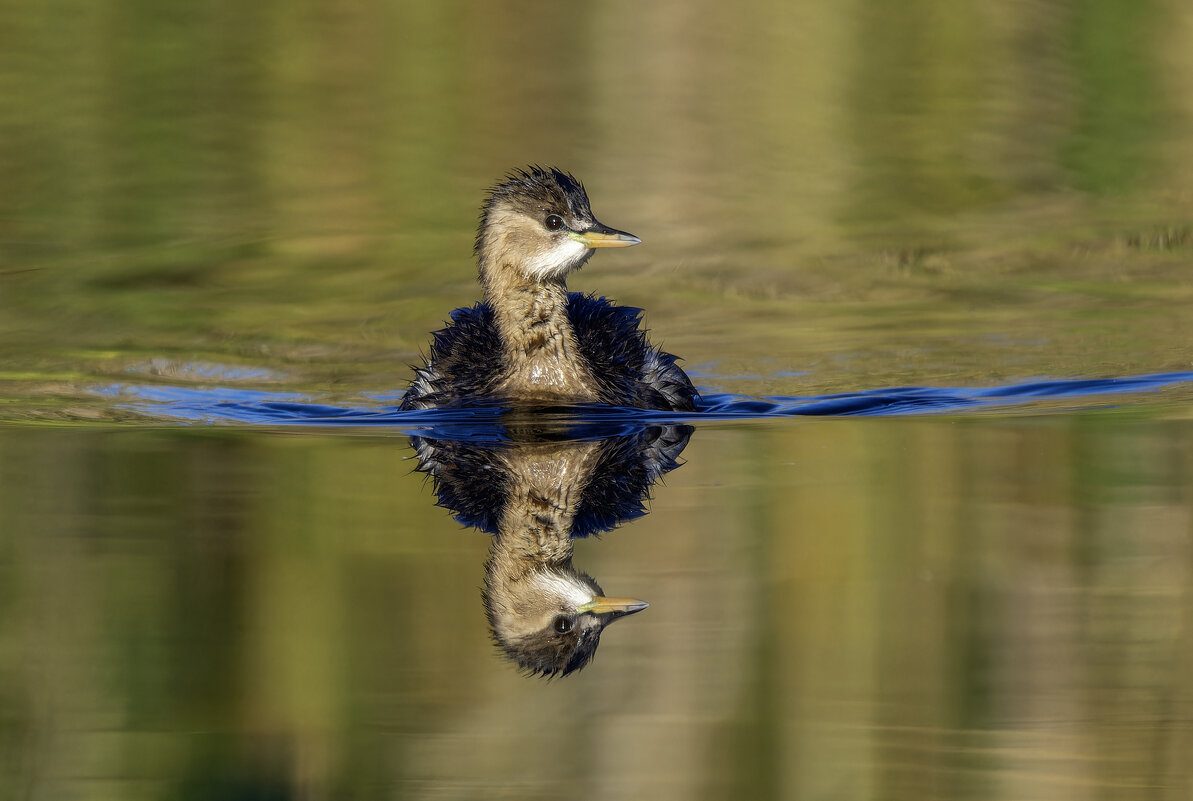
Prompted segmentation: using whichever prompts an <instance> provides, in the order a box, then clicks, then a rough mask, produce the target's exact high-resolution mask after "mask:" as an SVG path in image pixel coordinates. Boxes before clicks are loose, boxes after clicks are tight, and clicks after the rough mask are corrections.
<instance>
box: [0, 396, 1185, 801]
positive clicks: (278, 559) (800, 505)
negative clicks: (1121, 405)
mask: <svg viewBox="0 0 1193 801" xmlns="http://www.w3.org/2000/svg"><path fill="white" fill-rule="evenodd" d="M1191 439H1193V437H1191V432H1190V430H1189V427H1188V426H1187V425H1186V424H1185V423H1183V422H1147V421H1130V420H1122V419H1116V418H1115V417H1114V416H1110V415H1084V416H1077V417H1070V418H1065V417H1060V416H1054V417H1050V418H1034V419H1033V418H1023V419H1019V420H998V419H973V420H953V419H940V420H932V419H918V420H851V421H850V420H824V421H781V422H779V423H777V424H766V425H761V424H736V425H727V426H722V427H715V428H714V427H706V428H701V429H698V430H697V431H696V433H695V435H694V436H693V438H692V441H691V444H690V445H689V447H688V449H687V451H686V452H685V457H686V458H687V464H686V465H684V466H683V467H682V468H681V469H679V470H676V471H674V472H673V473H672V474H670V475H669V476H668V479H667V484H666V486H661V487H659V488H657V491H656V493H655V499H654V502H653V504H652V514H650V515H649V516H648V517H646V518H643V519H642V520H640V521H637V522H635V523H633V524H630V525H628V526H626V527H624V528H623V529H621V530H618V531H616V532H614V533H612V534H609V535H607V536H606V537H605V538H604V539H603V540H602V541H599V542H592V541H585V542H581V543H578V548H577V550H578V551H581V553H578V554H577V560H578V562H580V563H582V564H583V565H584V567H585V569H586V570H590V571H591V572H593V574H594V575H599V576H600V577H601V580H602V582H604V583H606V585H607V586H615V587H623V588H627V589H632V590H633V591H634V592H635V594H638V595H640V596H641V597H643V598H645V599H647V600H649V601H650V602H651V607H650V609H649V610H647V611H645V612H643V613H641V614H639V615H635V616H633V617H632V618H630V619H628V620H627V621H626V622H624V623H619V624H618V625H619V628H620V630H619V631H617V632H616V635H617V636H611V637H610V638H609V639H608V641H607V642H605V644H604V645H603V647H602V649H601V653H600V655H599V658H598V659H596V660H595V661H594V663H593V664H592V665H591V666H590V667H589V668H588V669H586V670H585V671H584V672H582V673H579V674H577V675H575V676H572V677H569V678H567V679H565V680H558V681H555V682H550V683H546V682H541V681H535V680H529V679H526V678H523V677H521V676H518V675H516V674H515V673H514V672H513V671H511V670H510V669H509V667H508V665H506V664H505V663H504V661H503V660H502V659H501V657H500V656H499V655H498V654H497V653H496V652H495V649H494V648H493V647H492V645H491V643H490V642H489V635H488V633H487V630H486V623H485V619H484V611H483V608H482V606H481V602H480V597H479V587H480V584H481V582H482V576H483V567H482V565H483V563H484V561H485V557H486V553H487V547H488V542H487V537H486V536H485V535H482V534H478V533H476V532H473V531H465V530H462V529H461V528H460V527H459V526H458V525H457V524H456V523H454V522H453V521H452V520H450V519H449V518H448V516H447V515H446V513H444V512H443V510H441V509H437V508H435V507H434V506H433V505H432V504H433V498H432V496H431V493H430V488H429V487H428V486H426V485H425V483H424V482H423V480H422V478H421V477H420V476H419V475H416V474H413V473H411V472H410V468H411V466H412V465H411V461H410V460H409V456H410V452H409V451H408V449H407V448H406V446H405V441H404V439H400V438H388V437H376V436H367V437H362V436H343V437H336V436H330V435H311V436H304V437H292V436H274V435H268V434H258V433H251V432H237V431H216V432H211V431H197V430H175V431H156V432H155V431H117V430H91V431H88V430H79V429H76V430H62V429H44V430H37V429H29V428H25V429H12V428H10V429H6V430H3V431H0V465H2V467H0V479H2V485H0V530H2V532H3V533H2V534H0V577H2V578H3V581H2V583H0V586H2V588H3V591H2V593H0V620H2V623H0V675H2V676H3V677H4V679H5V680H4V682H3V688H4V689H3V694H2V696H0V698H2V699H3V715H2V716H0V741H2V742H3V743H4V744H5V746H6V747H5V749H4V754H5V756H4V760H5V761H4V764H5V768H6V769H5V771H4V774H5V778H4V779H3V781H2V782H0V794H3V796H4V797H8V796H13V797H15V795H16V794H17V793H18V792H22V793H23V792H25V790H24V789H22V788H25V789H28V788H32V791H33V792H35V794H37V795H42V794H45V795H59V794H62V793H67V792H69V793H70V794H72V795H73V796H75V797H79V798H92V797H96V798H98V797H101V796H102V797H111V794H112V793H116V794H118V795H120V796H121V797H145V798H158V797H163V798H165V797H177V796H178V795H179V794H185V793H190V794H191V797H202V798H214V797H226V795H227V793H229V792H233V791H237V792H249V790H252V791H253V792H258V793H263V792H276V793H278V794H279V797H283V796H284V797H292V796H293V795H295V794H298V795H305V796H306V797H315V798H323V797H327V798H340V797H344V796H345V795H351V796H358V797H392V796H393V794H394V793H398V794H410V793H414V794H421V793H422V792H424V791H426V792H430V791H433V790H434V789H435V788H440V789H446V788H463V789H462V792H465V793H466V794H470V795H472V794H484V793H490V792H500V793H507V794H516V795H518V796H519V797H526V798H547V797H558V796H559V795H561V794H565V793H566V794H569V795H576V794H579V795H585V796H588V797H609V796H612V795H621V794H623V793H629V794H630V795H635V796H640V795H643V794H646V793H648V792H649V793H650V794H651V795H654V796H656V797H659V798H691V797H725V796H727V795H730V796H733V797H742V798H767V797H776V796H794V797H802V796H804V795H823V794H826V793H837V794H845V795H848V796H850V797H860V798H867V797H883V798H906V799H919V798H923V797H925V794H932V793H938V794H941V795H943V796H947V797H950V798H1018V797H1024V796H1025V795H1026V796H1031V797H1036V798H1068V797H1071V792H1072V789H1073V788H1074V787H1081V788H1084V789H1083V792H1089V793H1111V794H1114V793H1118V792H1121V793H1124V794H1125V796H1126V797H1145V798H1146V797H1155V798H1175V797H1180V796H1181V793H1183V792H1185V791H1186V790H1187V789H1188V788H1189V787H1190V782H1191V781H1193V776H1191V775H1190V773H1189V769H1188V765H1187V761H1186V760H1183V759H1182V758H1181V756H1180V755H1182V754H1184V753H1187V751H1188V748H1189V746H1190V745H1191V744H1193V730H1191V729H1190V728H1189V726H1188V725H1187V720H1188V719H1189V714H1188V712H1189V698H1190V697H1191V692H1193V688H1191V687H1190V686H1189V677H1188V676H1189V674H1188V670H1187V669H1186V666H1187V664H1188V661H1189V658H1190V656H1191V655H1193V639H1191V637H1190V631H1189V626H1188V621H1189V617H1190V613H1191V612H1193V607H1191V605H1190V587H1191V586H1193V585H1191V581H1193V574H1191V572H1190V571H1191V570H1193V557H1191V554H1190V550H1189V537H1188V533H1189V527H1190V521H1191V518H1190V509H1191V508H1193V506H1191V500H1193V499H1191V497H1190V488H1191V487H1193V472H1191V471H1193V463H1191V462H1190V458H1189V455H1188V454H1189V453H1191V452H1193V449H1191V447H1190V446H1191V445H1193V442H1191Z"/></svg>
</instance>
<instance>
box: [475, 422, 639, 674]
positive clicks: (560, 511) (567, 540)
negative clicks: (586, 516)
mask: <svg viewBox="0 0 1193 801" xmlns="http://www.w3.org/2000/svg"><path fill="white" fill-rule="evenodd" d="M495 455H496V456H497V463H498V464H500V465H502V467H503V468H504V469H505V471H506V472H507V474H508V475H509V476H511V477H512V478H515V479H516V480H514V481H511V482H510V484H509V485H508V486H507V493H506V498H505V505H504V506H503V507H502V509H501V512H500V517H499V518H498V522H497V530H498V534H497V536H496V537H495V538H494V539H493V543H492V546H491V547H490V549H489V562H488V564H487V565H486V569H485V592H484V596H485V609H486V611H487V613H488V616H489V624H490V625H491V626H492V628H493V636H494V638H495V639H496V640H497V643H498V644H499V645H500V646H501V647H502V649H503V650H504V651H505V653H506V655H507V656H509V657H511V658H512V659H514V660H515V661H516V662H517V663H518V664H519V665H520V666H522V667H523V668H525V669H526V670H527V671H529V672H530V673H541V674H544V675H554V674H557V673H558V674H562V675H565V676H566V675H567V674H568V673H571V672H572V671H574V670H579V669H580V668H582V667H584V666H585V665H586V664H588V661H589V660H590V659H592V656H593V654H595V653H596V648H597V645H598V644H599V643H600V638H601V631H602V630H603V629H604V628H605V626H606V625H608V624H609V623H611V622H612V621H614V620H616V619H617V618H619V617H622V616H623V615H627V614H631V613H633V612H637V611H639V610H641V609H645V608H646V603H645V602H643V601H638V600H635V599H633V598H606V597H604V593H603V592H602V591H601V588H600V585H598V584H597V583H596V580H595V579H593V578H592V577H591V576H588V575H585V574H584V573H581V572H580V571H578V570H576V569H575V568H574V567H572V536H571V533H572V528H573V525H574V520H575V516H576V511H577V508H578V505H579V502H580V500H581V499H582V498H583V496H584V491H585V489H586V488H587V485H588V483H589V481H590V480H591V478H592V474H593V469H594V468H595V467H596V465H597V463H598V461H599V460H600V455H601V443H599V442H561V443H550V444H542V445H524V446H521V447H514V448H510V449H508V450H503V451H498V452H496V454H495Z"/></svg>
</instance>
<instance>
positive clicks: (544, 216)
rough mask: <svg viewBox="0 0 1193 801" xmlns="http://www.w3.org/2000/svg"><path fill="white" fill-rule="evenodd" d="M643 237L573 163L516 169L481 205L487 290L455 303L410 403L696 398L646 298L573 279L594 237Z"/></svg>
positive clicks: (608, 242) (688, 401) (653, 404)
mask: <svg viewBox="0 0 1193 801" xmlns="http://www.w3.org/2000/svg"><path fill="white" fill-rule="evenodd" d="M639 241H640V240H639V239H638V237H636V236H633V235H631V234H627V233H625V232H624V231H616V230H614V229H612V228H609V227H607V226H605V225H603V224H601V223H600V222H599V221H597V219H596V217H594V216H593V214H592V210H591V209H590V208H589V205H588V195H587V194H585V192H584V187H583V186H581V184H580V182H579V181H577V180H576V179H575V178H573V177H572V176H571V175H569V174H567V173H564V172H560V171H559V170H556V169H544V168H541V167H531V168H529V169H527V170H525V171H519V172H516V173H513V174H511V175H510V176H509V177H508V178H507V179H506V181H505V182H504V183H502V184H500V185H498V186H496V187H495V188H494V189H493V190H491V191H490V193H489V196H488V198H487V199H486V200H485V203H484V206H483V208H482V211H481V222H480V230H479V231H478V233H477V237H476V255H477V261H478V263H479V267H480V281H481V284H482V285H483V286H484V297H483V299H482V300H481V301H480V302H479V303H477V304H476V305H475V306H473V307H471V308H462V309H457V310H456V311H454V312H452V322H451V324H450V325H449V326H448V327H447V328H445V329H443V330H442V331H438V332H436V333H435V334H434V342H433V343H432V345H431V354H430V358H429V359H428V360H427V364H426V365H425V366H424V367H420V368H416V369H415V378H414V381H413V382H412V383H411V385H410V388H409V389H408V390H407V392H406V396H405V397H404V398H403V399H402V408H403V409H426V408H432V407H437V406H446V405H458V404H461V403H466V402H468V401H470V400H474V399H476V398H480V397H496V398H499V399H507V400H510V401H515V402H519V401H521V402H530V403H583V402H596V403H607V404H613V405H619V406H635V407H639V408H648V409H664V410H692V409H694V408H695V404H696V401H697V398H698V396H697V393H696V390H695V389H693V387H692V384H691V382H690V381H689V380H688V377H687V376H686V375H684V372H683V370H681V369H680V368H679V367H678V366H676V364H675V357H674V356H672V355H671V354H669V353H664V352H663V351H661V350H659V349H657V348H655V347H654V346H652V345H651V344H650V342H649V341H647V338H646V332H645V331H643V330H642V329H640V328H639V327H638V324H639V315H640V314H641V310H639V309H635V308H631V307H628V306H615V305H613V304H612V303H610V302H608V301H607V300H605V299H604V298H596V297H593V296H588V295H582V294H580V293H576V292H573V293H568V291H567V285H566V283H565V280H566V278H567V274H568V273H570V272H571V271H572V270H577V269H579V268H580V267H582V266H583V265H584V263H585V262H587V261H588V259H589V257H590V256H591V255H592V249H593V248H601V247H628V246H630V245H636V244H638V242H639Z"/></svg>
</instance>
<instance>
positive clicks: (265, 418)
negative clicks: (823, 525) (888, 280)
mask: <svg viewBox="0 0 1193 801" xmlns="http://www.w3.org/2000/svg"><path fill="white" fill-rule="evenodd" d="M1190 383H1193V372H1175V373H1156V374H1152V375H1141V376H1128V377H1124V378H1079V379H1055V380H1041V381H1030V382H1025V383H1019V384H1010V385H1007V386H999V387H981V388H958V387H894V388H883V389H871V390H863V391H859V392H850V393H843V394H834V395H820V396H809V397H798V396H772V397H765V398H753V397H747V396H743V395H733V394H728V393H709V394H706V395H704V396H703V397H702V400H701V407H700V409H699V410H698V411H696V412H691V413H676V412H658V411H644V410H641V409H626V408H620V407H602V406H596V405H585V406H580V407H575V408H572V409H570V410H568V416H570V417H571V418H573V419H584V420H591V421H592V422H594V423H600V424H603V425H607V424H611V423H618V422H628V423H637V424H660V423H664V422H673V421H674V422H688V421H693V420H701V419H719V420H725V419H750V418H770V417H785V416H795V415H800V416H802V415H905V414H924V413H933V412H936V413H940V412H958V411H968V410H973V409H977V408H988V407H997V406H1007V405H1012V404H1023V403H1029V402H1033V401H1034V402H1038V401H1041V400H1059V399H1080V398H1093V397H1096V396H1100V395H1108V394H1121V393H1128V392H1134V393H1141V392H1151V391H1157V390H1160V389H1164V388H1166V387H1171V386H1174V385H1179V384H1190ZM99 394H102V395H104V396H105V397H108V398H110V399H112V400H115V401H117V402H118V405H119V406H120V407H121V408H124V409H128V410H131V411H135V412H137V413H139V414H144V415H146V416H150V417H154V418H158V419H162V418H166V419H173V420H178V421H180V422H187V423H218V422H231V423H252V424H257V425H294V424H302V425H322V426H343V425H351V426H390V427H394V428H397V429H400V430H404V431H424V432H425V431H427V430H428V429H430V428H439V427H450V428H453V429H454V430H458V429H461V428H462V429H463V430H468V429H470V428H471V427H472V426H474V425H477V424H484V422H485V421H489V422H492V421H493V420H494V419H495V418H496V417H497V416H500V415H501V414H502V413H504V412H505V411H507V410H506V409H504V408H503V407H501V406H499V405H494V404H489V405H480V406H477V407H475V408H473V407H470V408H452V409H431V410H424V411H409V412H402V411H398V409H397V408H396V406H394V405H392V404H394V403H395V402H396V401H397V400H399V399H400V395H397V394H395V393H392V392H386V393H378V394H375V395H367V396H364V397H362V399H361V401H362V405H361V406H357V407H352V406H334V405H328V404H323V403H319V402H318V400H317V399H316V398H315V397H312V396H310V395H305V394H302V393H298V392H267V391H262V390H249V389H238V388H230V387H213V388H191V387H177V386H163V385H134V384H116V385H112V386H108V387H104V388H103V389H101V390H99Z"/></svg>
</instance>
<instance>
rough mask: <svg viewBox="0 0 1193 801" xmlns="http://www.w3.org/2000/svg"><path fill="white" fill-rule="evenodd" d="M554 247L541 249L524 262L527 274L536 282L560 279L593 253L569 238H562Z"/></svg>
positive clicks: (556, 241)
mask: <svg viewBox="0 0 1193 801" xmlns="http://www.w3.org/2000/svg"><path fill="white" fill-rule="evenodd" d="M553 244H554V247H551V248H539V249H538V250H537V251H536V252H535V253H533V254H531V255H530V256H529V258H527V259H526V260H525V261H524V262H523V267H524V268H525V270H526V274H527V275H528V276H530V277H531V278H533V279H535V280H536V281H542V280H543V279H546V278H559V277H561V276H563V275H565V274H567V273H568V272H570V271H572V270H574V269H576V268H577V267H579V266H580V265H582V264H584V262H585V261H587V260H588V257H589V256H591V255H592V251H591V250H589V249H588V248H586V247H584V245H583V244H581V243H580V242H577V241H576V240H574V239H571V238H569V237H560V238H559V239H557V240H555V242H554V243H553Z"/></svg>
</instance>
